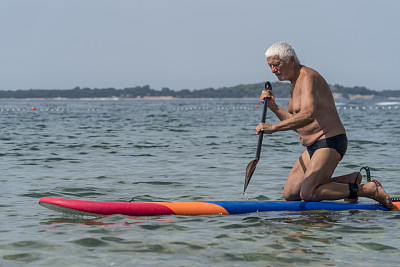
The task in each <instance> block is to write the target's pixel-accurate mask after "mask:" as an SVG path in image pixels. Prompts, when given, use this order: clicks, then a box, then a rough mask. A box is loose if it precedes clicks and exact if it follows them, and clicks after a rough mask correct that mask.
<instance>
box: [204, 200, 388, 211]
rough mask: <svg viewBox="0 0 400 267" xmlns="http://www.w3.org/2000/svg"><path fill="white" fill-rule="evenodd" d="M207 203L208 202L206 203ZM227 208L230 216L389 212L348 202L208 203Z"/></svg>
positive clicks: (381, 208) (376, 205) (379, 207)
mask: <svg viewBox="0 0 400 267" xmlns="http://www.w3.org/2000/svg"><path fill="white" fill-rule="evenodd" d="M204 202H206V201H204ZM207 203H213V204H216V205H220V206H221V207H223V208H225V209H226V210H227V211H228V212H229V214H242V213H251V212H264V211H306V210H328V211H339V210H385V211H387V210H389V209H387V208H386V207H384V206H381V205H378V204H374V203H348V202H329V201H321V202H306V201H207Z"/></svg>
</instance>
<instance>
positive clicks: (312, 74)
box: [300, 66, 322, 78]
mask: <svg viewBox="0 0 400 267" xmlns="http://www.w3.org/2000/svg"><path fill="white" fill-rule="evenodd" d="M300 74H301V75H303V76H305V77H309V78H317V77H322V76H321V74H319V73H318V71H316V70H315V69H313V68H310V67H307V66H302V68H301V71H300Z"/></svg>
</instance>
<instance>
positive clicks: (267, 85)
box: [243, 82, 272, 194]
mask: <svg viewBox="0 0 400 267" xmlns="http://www.w3.org/2000/svg"><path fill="white" fill-rule="evenodd" d="M265 89H266V90H272V86H271V83H270V82H266V83H265ZM267 109H268V99H267V98H264V109H263V113H262V117H261V122H262V123H265V117H266V116H267ZM263 135H264V133H263V132H260V133H259V135H258V144H257V152H256V158H255V159H254V160H252V161H251V162H250V163H249V165H247V168H246V177H245V180H244V190H243V194H244V193H245V192H246V188H247V186H248V185H249V183H250V179H251V176H252V175H253V173H254V171H255V169H256V166H257V163H258V161H259V160H260V154H261V146H262V141H263Z"/></svg>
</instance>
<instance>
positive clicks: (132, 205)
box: [39, 197, 400, 216]
mask: <svg viewBox="0 0 400 267" xmlns="http://www.w3.org/2000/svg"><path fill="white" fill-rule="evenodd" d="M39 204H40V205H41V206H43V207H46V208H49V209H52V210H56V211H60V212H64V213H71V214H77V215H89V216H98V215H112V214H122V215H130V216H160V215H186V216H195V215H212V214H222V215H229V214H245V213H253V212H266V211H316V210H327V211H341V210H382V211H389V209H387V208H386V207H384V206H382V205H380V204H378V203H371V202H358V203H349V202H337V201H321V202H306V201H194V202H184V201H165V202H143V201H133V202H122V201H93V200H76V199H64V198H55V197H43V198H41V199H40V200H39ZM393 204H394V205H395V206H396V208H397V209H400V202H393Z"/></svg>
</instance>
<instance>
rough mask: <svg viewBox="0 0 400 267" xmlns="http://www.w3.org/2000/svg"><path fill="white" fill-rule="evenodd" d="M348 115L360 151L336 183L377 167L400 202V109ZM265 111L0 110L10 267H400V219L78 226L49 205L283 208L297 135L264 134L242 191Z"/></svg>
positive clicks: (20, 106) (128, 219) (189, 103)
mask: <svg viewBox="0 0 400 267" xmlns="http://www.w3.org/2000/svg"><path fill="white" fill-rule="evenodd" d="M278 102H279V104H281V105H282V106H287V102H288V100H285V99H283V100H279V101H278ZM256 105H258V106H259V108H256V107H255V106H256ZM31 107H35V110H32V109H31ZM337 107H338V111H339V114H340V116H341V118H342V121H343V123H344V125H345V127H346V129H347V133H348V138H349V147H348V152H347V154H346V156H345V157H344V159H343V161H342V162H341V163H340V164H339V166H338V169H337V170H336V172H335V175H342V174H346V173H349V172H354V171H358V170H359V169H360V167H362V166H365V165H368V166H370V168H371V170H372V171H371V173H372V176H373V178H379V179H380V180H381V182H382V184H383V186H384V188H385V189H386V190H387V191H388V192H389V193H390V194H391V195H392V196H400V182H399V179H398V177H399V174H400V165H399V159H400V105H399V103H398V102H391V101H387V100H384V101H379V100H376V101H371V100H369V101H350V100H346V101H345V100H343V101H342V100H340V101H337ZM261 113H262V104H260V103H258V101H257V100H256V99H254V100H134V101H128V100H117V101H111V100H110V101H83V100H65V101H62V100H59V101H49V100H46V101H45V100H43V101H28V100H7V101H6V100H2V101H0V122H1V124H0V125H1V135H0V143H1V150H0V161H1V163H0V183H1V194H0V207H1V213H0V221H1V223H0V266H80V267H81V266H243V265H249V266H396V265H398V263H399V261H400V241H399V240H400V239H399V237H400V231H399V227H400V213H399V212H383V211H340V212H322V211H321V212H296V213H295V212H265V213H253V214H244V215H229V216H223V215H211V216H210V215H207V216H195V217H185V216H156V217H132V216H123V215H113V216H102V217H79V216H73V215H68V214H63V213H59V212H56V211H52V210H48V209H45V208H44V207H42V206H40V205H39V204H38V200H39V199H40V198H41V197H44V196H52V197H61V198H74V199H86V200H107V201H129V200H131V199H133V200H139V201H169V200H178V201H202V200H204V201H208V200H282V189H283V186H284V184H285V180H286V177H287V175H288V173H289V172H290V169H291V167H292V165H293V164H294V162H295V161H296V159H297V158H298V156H299V155H300V154H301V153H302V151H303V150H304V148H303V147H302V146H301V145H300V143H299V140H298V137H297V135H296V133H295V132H293V131H288V132H279V133H274V134H272V135H265V136H264V141H263V147H262V152H261V160H260V162H259V163H258V164H257V169H256V171H255V173H254V175H253V177H252V180H251V182H250V185H249V187H248V189H247V192H246V195H244V196H243V194H242V193H243V185H244V178H245V169H246V166H247V164H248V163H249V162H250V161H251V160H253V159H254V156H255V152H256V147H257V140H258V136H257V135H256V134H255V127H256V126H257V124H258V123H259V121H260V120H261ZM276 121H277V119H276V118H275V117H274V114H272V113H271V112H270V111H269V112H268V114H267V122H270V123H273V122H276ZM361 200H366V199H361Z"/></svg>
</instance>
